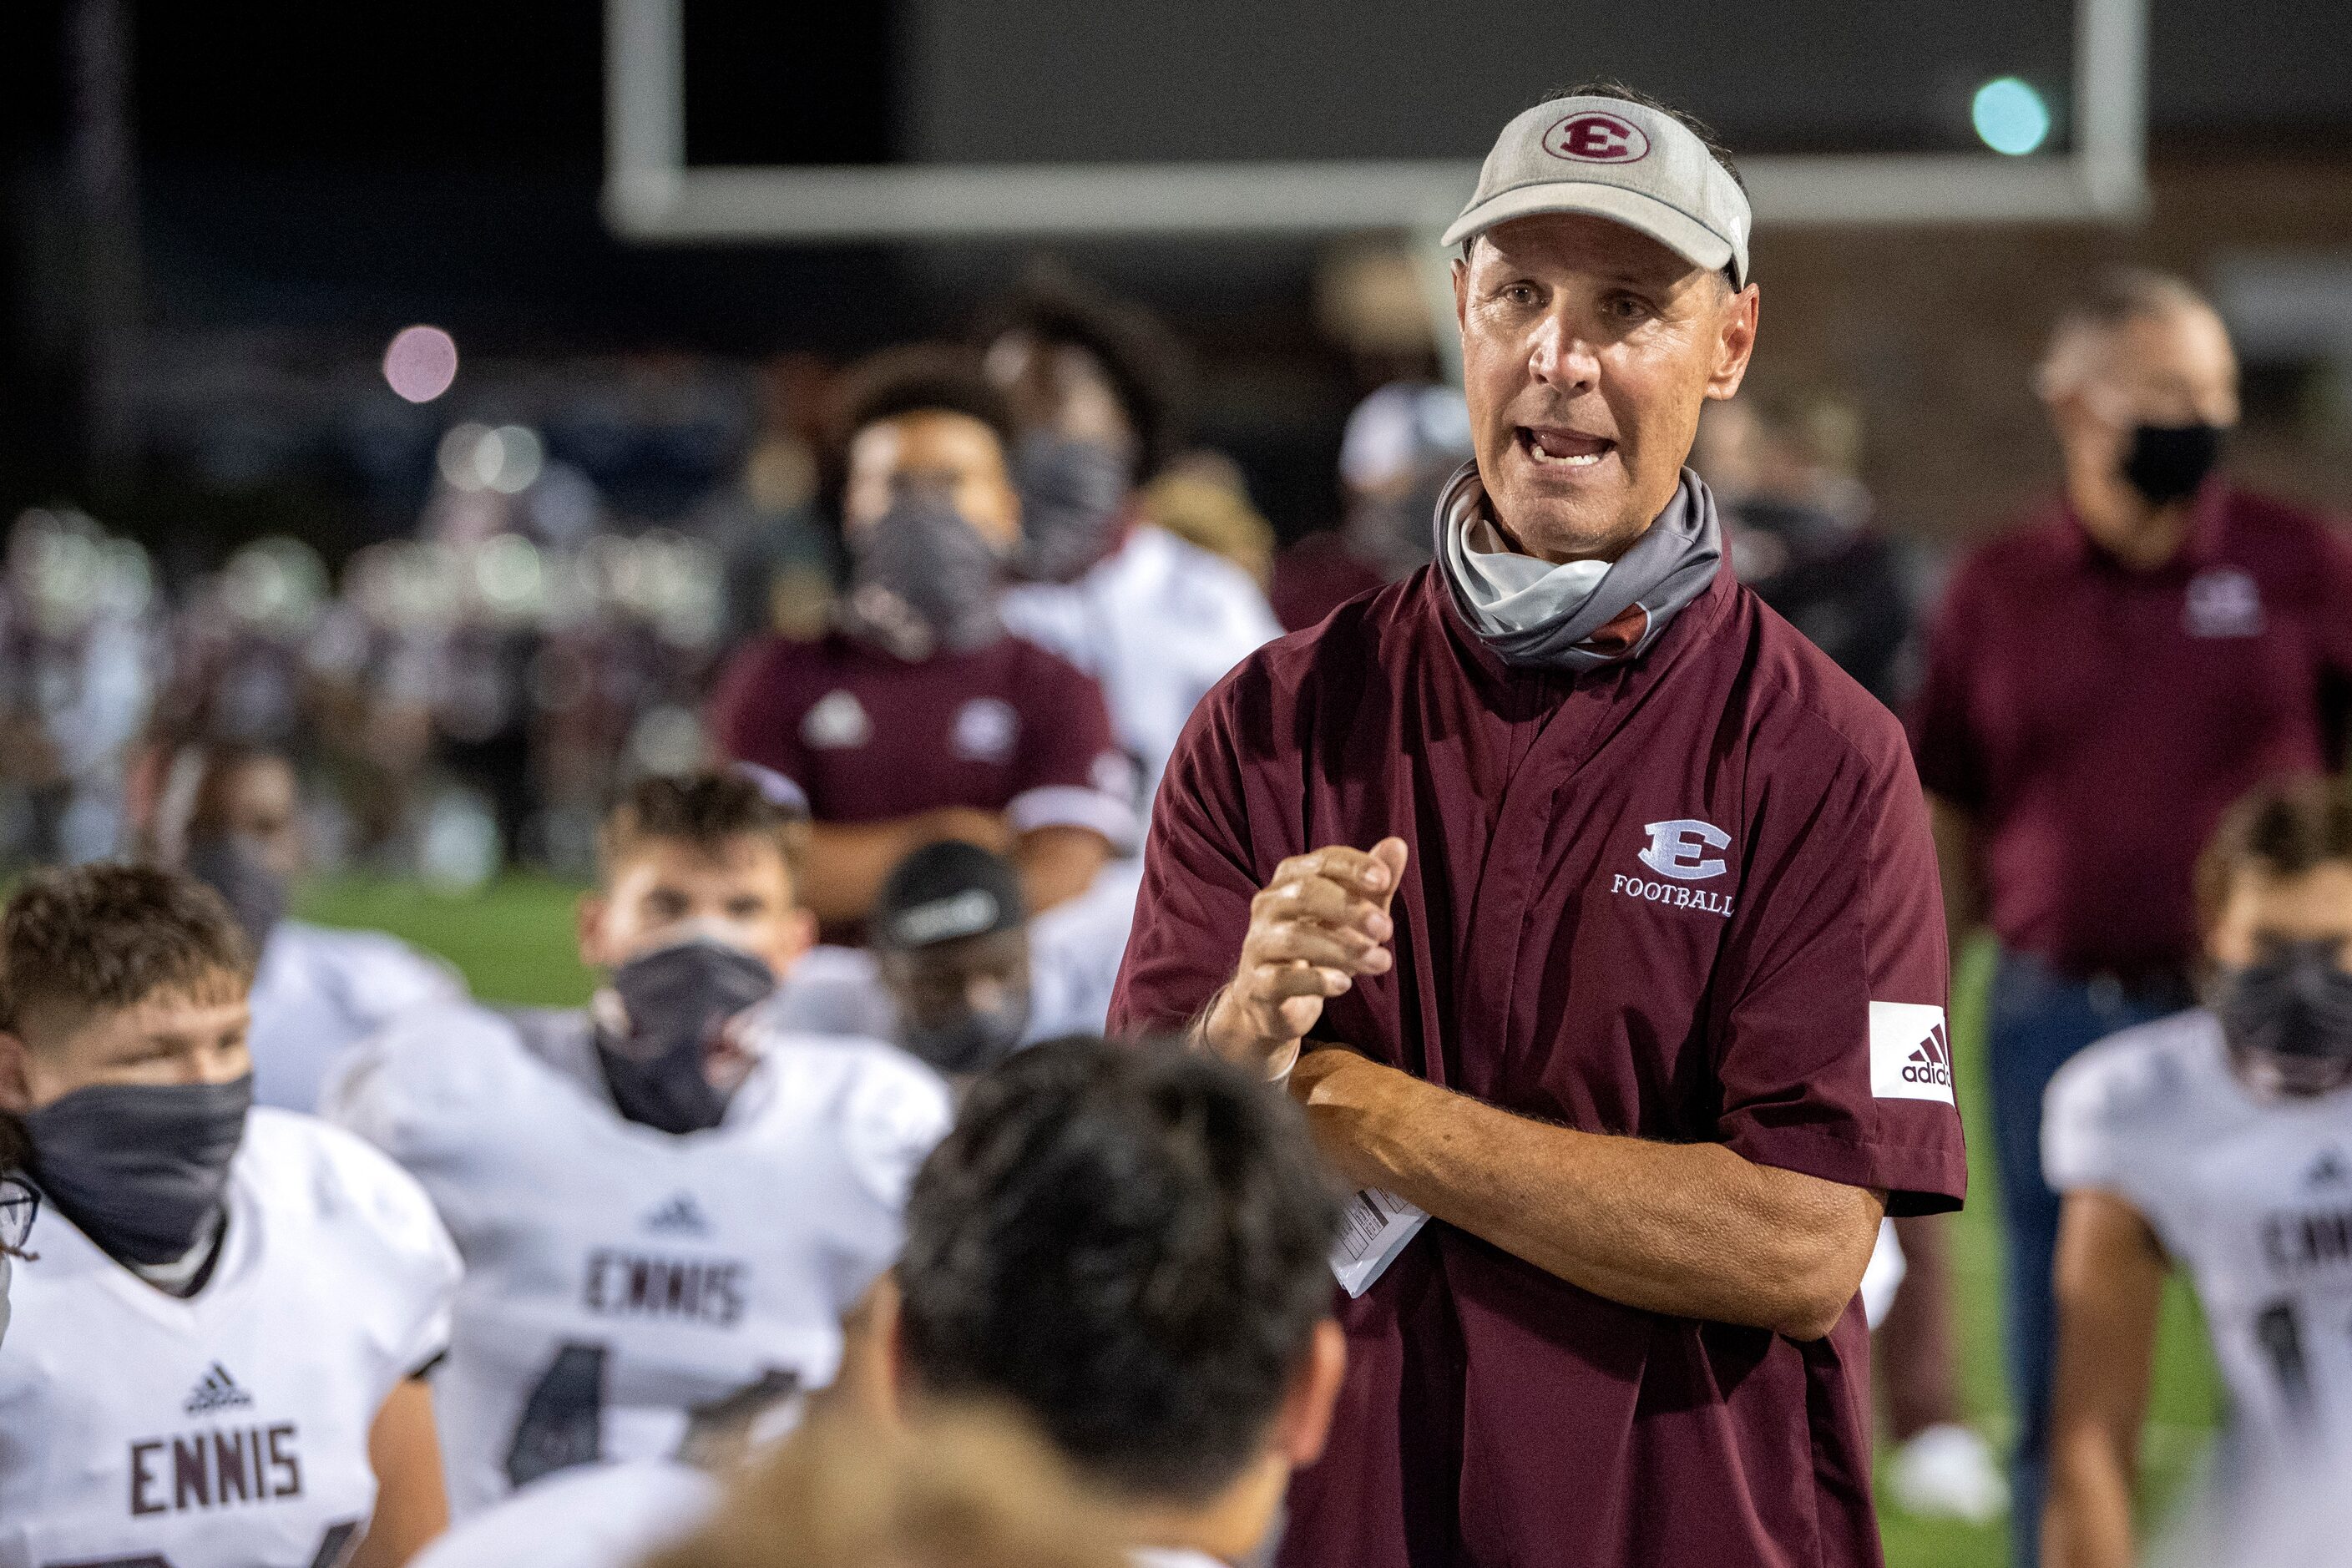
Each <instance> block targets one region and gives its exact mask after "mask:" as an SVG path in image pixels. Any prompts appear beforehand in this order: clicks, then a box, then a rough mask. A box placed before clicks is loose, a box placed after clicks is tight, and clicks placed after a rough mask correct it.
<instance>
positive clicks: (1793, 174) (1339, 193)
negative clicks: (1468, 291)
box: [604, 0, 2147, 243]
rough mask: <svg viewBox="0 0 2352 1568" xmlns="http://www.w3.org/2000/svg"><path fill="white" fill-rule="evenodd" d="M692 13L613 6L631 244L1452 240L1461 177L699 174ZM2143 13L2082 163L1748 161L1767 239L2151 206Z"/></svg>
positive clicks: (1007, 169)
mask: <svg viewBox="0 0 2352 1568" xmlns="http://www.w3.org/2000/svg"><path fill="white" fill-rule="evenodd" d="M684 5H685V0H605V33H606V38H605V71H606V100H607V103H606V107H607V112H606V116H605V126H606V131H605V135H606V173H605V185H604V215H605V220H606V222H607V223H608V224H610V225H611V226H612V227H613V228H614V231H615V232H617V233H619V234H621V235H623V236H625V237H630V238H635V239H641V240H648V241H669V242H689V243H709V242H712V241H730V240H731V241H792V242H803V243H807V242H828V241H874V240H890V239H899V240H945V239H973V238H994V239H1023V238H1045V237H1111V236H1141V235H1195V236H1211V235H1242V234H1249V235H1280V234H1288V235H1310V234H1328V233H1346V232H1360V231H1365V230H1373V229H1403V230H1416V231H1429V230H1434V229H1437V228H1442V227H1443V226H1444V224H1445V222H1446V221H1447V220H1448V219H1450V218H1451V217H1452V216H1454V213H1455V211H1456V210H1458V209H1459V207H1460V205H1461V204H1462V201H1463V200H1464V198H1465V195H1466V193H1467V192H1468V191H1469V189H1470V187H1471V185H1472V184H1473V183H1474V182H1475V178H1476V174H1477V169H1476V165H1475V162H1464V161H1461V160H1457V159H1451V158H1440V159H1383V160H1367V161H1357V160H1339V159H1333V160H1315V161H1289V162H1273V161H1269V162H1248V163H1213V162H1210V163H1140V164H1138V163H1021V164H963V165H953V164H921V165H903V166H884V167H862V166H861V167H847V166H839V167H780V166H768V167H758V166H696V165H689V163H688V160H687V157H686V141H687V134H686V121H687V112H686V78H685V64H684V60H685V49H684V16H683V8H684ZM2070 118H2071V129H2072V139H2071V150H2070V151H2069V152H2067V153H2064V154H2056V153H2052V154H2043V155H2039V156H2035V157H2030V158H2021V157H2004V156H2001V155H2000V154H1998V153H1990V152H1982V153H1833V154H1832V153H1818V154H1802V155H1781V156H1761V157H1756V158H1752V159H1751V158H1743V159H1742V160H1741V168H1742V171H1743V173H1744V174H1746V175H1747V178H1748V185H1749V188H1750V190H1751V191H1752V192H1753V193H1754V195H1755V198H1756V206H1757V211H1758V214H1759V220H1760V221H1761V222H1763V223H1765V224H1768V225H1795V224H1811V225H1821V224H1917V223H1984V222H2000V221H2026V222H2048V221H2053V220H2067V219H2102V218H2104V219H2118V220H2119V219H2126V218H2130V217H2134V216H2137V215H2138V214H2139V213H2140V212H2141V211H2142V210H2143V208H2144V206H2145V205H2146V201H2147V186H2146V180H2145V164H2146V160H2145V142H2146V137H2147V0H2076V10H2075V18H2074V81H2073V93H2072V99H2071V116H2070Z"/></svg>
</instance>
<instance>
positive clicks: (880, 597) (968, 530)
mask: <svg viewBox="0 0 2352 1568" xmlns="http://www.w3.org/2000/svg"><path fill="white" fill-rule="evenodd" d="M849 547H850V553H851V557H852V559H851V563H850V574H849V592H848V594H847V595H846V596H845V599H844V601H843V610H842V614H843V618H844V621H845V624H846V626H848V629H849V630H851V631H852V632H855V633H857V634H859V635H861V636H863V637H866V638H867V639H868V640H870V641H873V642H876V643H878V644H880V645H881V646H882V647H886V648H887V649H889V650H890V651H891V652H892V653H895V654H897V655H898V657H899V658H904V659H908V660H917V659H924V658H929V657H930V656H931V655H932V654H934V653H938V652H940V651H942V650H947V651H957V650H961V649H966V648H974V647H982V645H984V644H987V643H990V642H993V641H994V640H995V639H996V637H998V636H999V635H1000V633H1001V632H1002V630H1003V623H1001V622H1000V621H999V620H998V619H997V616H996V594H997V589H998V586H999V584H1000V582H1001V580H1002V575H1003V561H1002V560H1001V559H1000V558H999V557H998V555H997V553H996V551H995V550H994V549H993V548H992V546H991V545H990V544H989V542H988V541H987V540H985V539H983V538H982V537H981V533H980V531H979V530H978V529H976V528H974V527H972V525H971V523H970V522H968V521H965V520H964V518H963V517H962V516H961V514H960V513H958V512H957V510H955V508H954V507H953V506H951V505H950V504H949V503H948V500H947V499H946V498H945V497H944V496H941V495H940V494H938V493H936V492H934V491H930V490H915V491H910V492H908V493H906V494H903V495H901V496H900V497H899V499H898V500H897V501H896V502H894V503H893V504H892V505H891V508H890V510H888V511H886V512H884V513H883V514H882V515H881V516H880V517H878V518H877V519H876V520H875V521H873V522H871V523H869V524H867V525H866V527H865V528H864V529H863V530H861V531H858V532H857V533H856V534H854V535H852V536H851V539H850V546H849Z"/></svg>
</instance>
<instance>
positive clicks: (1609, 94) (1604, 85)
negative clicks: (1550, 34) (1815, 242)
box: [1528, 76, 1748, 195]
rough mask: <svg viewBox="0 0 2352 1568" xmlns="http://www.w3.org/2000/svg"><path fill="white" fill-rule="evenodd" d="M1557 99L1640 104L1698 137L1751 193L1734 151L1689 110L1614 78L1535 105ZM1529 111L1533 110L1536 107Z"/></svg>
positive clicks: (1594, 80)
mask: <svg viewBox="0 0 2352 1568" xmlns="http://www.w3.org/2000/svg"><path fill="white" fill-rule="evenodd" d="M1557 98H1613V99H1616V100H1619V101H1620V102H1623V103H1638V104H1640V105H1641V106H1642V107H1643V109H1647V110H1654V112H1656V113H1659V114H1663V115H1664V116H1665V117H1666V118H1667V119H1669V120H1671V121H1674V122H1675V124H1677V125H1679V126H1681V127H1682V128H1683V129H1684V130H1685V131H1687V132H1690V133H1691V134H1692V135H1694V136H1696V137H1697V138H1698V144H1699V145H1700V146H1702V147H1704V148H1706V151H1707V155H1708V156H1709V157H1711V158H1713V159H1714V160H1715V161H1716V162H1717V163H1719V164H1721V165H1722V167H1723V172H1724V173H1725V174H1728V175H1730V176H1731V183H1732V184H1735V185H1738V187H1739V190H1740V194H1741V195H1746V194H1747V192H1748V182H1747V180H1746V179H1744V178H1743V177H1741V175H1740V173H1739V165H1738V164H1737V163H1733V162H1732V161H1731V149H1730V148H1729V147H1728V146H1726V145H1725V144H1724V140H1723V138H1722V136H1721V135H1719V134H1717V132H1716V129H1715V127H1714V126H1712V125H1709V124H1708V123H1707V122H1706V121H1704V120H1701V119H1700V118H1699V117H1698V116H1697V115H1696V114H1693V113H1692V112H1691V111H1690V110H1687V109H1679V108H1676V107H1675V105H1674V104H1671V103H1668V102H1667V101H1666V100H1664V99H1662V98H1654V97H1652V96H1651V95H1650V94H1648V93H1646V92H1643V90H1642V89H1640V88H1638V87H1628V86H1627V85H1626V84H1625V83H1623V82H1622V81H1619V80H1618V79H1616V78H1615V77H1613V76H1598V77H1589V78H1587V79H1585V80H1583V81H1580V82H1578V83H1577V84H1576V85H1575V86H1574V87H1562V88H1555V89H1552V90H1551V91H1549V92H1548V93H1545V94H1544V95H1543V96H1542V97H1541V98H1539V99H1537V100H1536V103H1538V104H1541V103H1549V102H1551V101H1552V100H1554V99H1557ZM1528 107H1529V108H1533V107H1534V105H1533V104H1530V105H1529V106H1528Z"/></svg>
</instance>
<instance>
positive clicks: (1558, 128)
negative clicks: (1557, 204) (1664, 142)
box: [1543, 110, 1650, 163]
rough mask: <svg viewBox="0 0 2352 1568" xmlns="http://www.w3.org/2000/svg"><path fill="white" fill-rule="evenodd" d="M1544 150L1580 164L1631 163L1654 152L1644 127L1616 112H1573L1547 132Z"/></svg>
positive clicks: (1545, 133)
mask: <svg viewBox="0 0 2352 1568" xmlns="http://www.w3.org/2000/svg"><path fill="white" fill-rule="evenodd" d="M1543 146H1544V151H1545V152H1547V153H1550V154H1551V155H1552V156H1553V157H1555V158H1573V159H1575V160H1576V161H1577V162H1578V163H1632V162H1633V160H1635V159H1636V158H1646V157H1648V156H1649V155H1650V139H1649V137H1648V136H1646V135H1644V134H1643V131H1642V128H1641V127H1640V126H1638V125H1635V124H1633V122H1632V121H1624V120H1620V119H1618V118H1617V117H1616V116H1615V115H1613V114H1599V113H1595V112H1593V111H1591V110H1587V111H1586V112H1584V113H1582V114H1571V115H1570V116H1569V117H1568V118H1567V119H1565V120H1563V121H1560V122H1559V124H1557V125H1555V126H1553V127H1552V128H1551V129H1550V130H1549V131H1547V132H1544V139H1543Z"/></svg>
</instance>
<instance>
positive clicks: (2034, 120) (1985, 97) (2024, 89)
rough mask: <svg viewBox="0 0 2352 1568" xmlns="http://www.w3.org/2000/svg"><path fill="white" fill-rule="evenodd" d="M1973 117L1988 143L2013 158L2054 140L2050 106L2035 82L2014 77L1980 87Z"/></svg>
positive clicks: (1970, 107) (1972, 108) (1993, 81)
mask: <svg viewBox="0 0 2352 1568" xmlns="http://www.w3.org/2000/svg"><path fill="white" fill-rule="evenodd" d="M1969 119H1970V120H1972V121H1975V123H1976V128H1977V134H1978V135H1979V137H1981V138H1982V139H1983V141H1984V144H1985V145H1986V146H1988V147H1990V148H1991V149H1992V150H1993V151H1994V152H1996V153H2004V154H2006V155H2007V156H2009V157H2011V158H2021V157H2023V156H2024V155H2025V154H2027V153H2032V152H2037V151H2039V150H2040V149H2041V146H2042V143H2043V142H2047V141H2048V140H2049V139H2050V106H2049V105H2048V104H2046V103H2044V102H2042V95H2041V94H2040V93H2038V92H2036V91H2034V90H2033V88H2032V84H2031V83H2029V82H2025V81H2022V80H2020V79H2018V78H2016V77H2013V76H2004V77H1996V78H1994V79H1992V80H1991V81H1989V82H1987V83H1985V84H1984V85H1983V86H1982V87H1980V88H1979V89H1977V96H1976V101H1975V102H1974V103H1973V104H1971V105H1970V106H1969Z"/></svg>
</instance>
